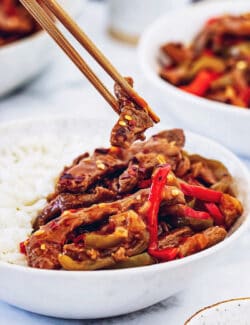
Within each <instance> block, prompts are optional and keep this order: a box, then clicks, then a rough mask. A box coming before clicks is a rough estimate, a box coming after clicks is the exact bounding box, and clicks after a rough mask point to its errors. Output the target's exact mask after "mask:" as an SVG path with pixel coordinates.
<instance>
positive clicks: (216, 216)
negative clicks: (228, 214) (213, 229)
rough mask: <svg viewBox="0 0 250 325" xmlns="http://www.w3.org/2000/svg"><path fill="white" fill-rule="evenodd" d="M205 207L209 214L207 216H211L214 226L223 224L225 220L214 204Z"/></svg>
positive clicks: (207, 204) (206, 204)
mask: <svg viewBox="0 0 250 325" xmlns="http://www.w3.org/2000/svg"><path fill="white" fill-rule="evenodd" d="M205 207H206V209H207V211H208V212H209V214H210V215H211V217H212V218H213V220H214V223H215V225H216V226H221V225H223V224H224V223H225V218H224V216H223V214H222V213H221V211H220V209H219V208H218V207H217V205H216V204H214V203H205Z"/></svg>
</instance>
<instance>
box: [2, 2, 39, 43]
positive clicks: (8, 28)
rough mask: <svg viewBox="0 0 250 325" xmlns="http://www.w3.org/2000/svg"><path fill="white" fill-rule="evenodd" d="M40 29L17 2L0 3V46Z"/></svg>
mask: <svg viewBox="0 0 250 325" xmlns="http://www.w3.org/2000/svg"><path fill="white" fill-rule="evenodd" d="M39 29H40V28H39V27H38V24H37V23H36V22H35V20H34V19H33V18H32V17H31V16H30V15H29V14H28V12H27V11H26V9H25V8H24V7H22V5H21V4H20V3H19V1H17V0H2V1H1V3H0V46H1V45H5V44H7V43H10V42H13V41H15V40H17V39H19V38H23V37H26V36H28V35H30V34H32V33H34V32H36V31H38V30H39Z"/></svg>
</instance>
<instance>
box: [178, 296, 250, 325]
mask: <svg viewBox="0 0 250 325" xmlns="http://www.w3.org/2000/svg"><path fill="white" fill-rule="evenodd" d="M249 319H250V298H249V297H248V298H236V299H231V300H227V301H222V302H219V303H217V304H214V305H212V306H208V307H206V308H203V309H201V310H199V311H198V312H197V313H195V314H194V315H193V316H192V317H190V318H189V319H188V320H187V321H186V322H185V324H184V325H200V324H204V325H235V324H237V325H247V324H249Z"/></svg>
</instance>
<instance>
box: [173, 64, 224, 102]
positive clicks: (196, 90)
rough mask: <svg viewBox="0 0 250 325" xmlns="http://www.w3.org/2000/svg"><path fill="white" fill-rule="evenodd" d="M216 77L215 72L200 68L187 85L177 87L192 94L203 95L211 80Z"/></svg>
mask: <svg viewBox="0 0 250 325" xmlns="http://www.w3.org/2000/svg"><path fill="white" fill-rule="evenodd" d="M218 77H219V74H218V73H217V72H214V71H208V70H201V71H200V72H198V74H197V75H196V77H195V78H194V80H193V81H192V82H191V83H190V84H189V85H187V86H181V87H179V88H180V89H182V90H184V91H186V92H188V93H190V94H193V95H197V96H204V95H205V93H206V92H207V90H208V89H209V87H210V85H211V84H212V82H213V81H214V80H216V79H218Z"/></svg>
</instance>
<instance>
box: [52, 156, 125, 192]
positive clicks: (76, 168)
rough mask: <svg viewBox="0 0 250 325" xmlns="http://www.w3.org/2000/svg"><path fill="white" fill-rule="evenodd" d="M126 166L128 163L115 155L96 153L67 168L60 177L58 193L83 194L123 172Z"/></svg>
mask: <svg viewBox="0 0 250 325" xmlns="http://www.w3.org/2000/svg"><path fill="white" fill-rule="evenodd" d="M84 157H85V156H84ZM126 166H127V161H126V160H121V159H120V158H118V156H117V155H116V154H115V153H114V154H113V153H111V152H108V153H102V152H100V151H95V153H94V154H93V155H92V156H91V157H87V158H83V159H80V160H79V161H78V160H77V163H75V164H73V165H72V166H71V167H68V168H65V170H64V171H63V173H62V174H61V176H60V177H59V181H58V183H57V192H59V193H61V192H71V193H79V192H82V193H83V192H85V191H86V190H87V189H88V188H89V187H90V186H91V185H93V184H94V183H96V182H97V181H98V180H100V179H102V178H103V177H105V176H106V175H110V174H113V173H115V172H117V171H122V170H123V169H124V168H125V167H126Z"/></svg>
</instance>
